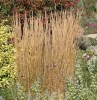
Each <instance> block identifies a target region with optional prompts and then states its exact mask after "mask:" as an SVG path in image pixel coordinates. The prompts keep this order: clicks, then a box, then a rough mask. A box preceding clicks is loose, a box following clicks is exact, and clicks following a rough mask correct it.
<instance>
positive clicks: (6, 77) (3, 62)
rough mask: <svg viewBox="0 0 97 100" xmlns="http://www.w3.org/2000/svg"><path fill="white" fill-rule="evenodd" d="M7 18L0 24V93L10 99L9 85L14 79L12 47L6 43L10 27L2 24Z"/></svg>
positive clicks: (9, 35) (6, 99) (10, 33)
mask: <svg viewBox="0 0 97 100" xmlns="http://www.w3.org/2000/svg"><path fill="white" fill-rule="evenodd" d="M6 22H7V20H4V21H3V22H2V23H1V24H0V95H1V96H3V97H4V98H5V100H10V99H8V97H9V96H10V97H11V94H12V93H11V92H12V91H11V88H10V87H11V86H12V84H13V83H14V79H15V63H14V47H13V45H12V44H10V45H8V38H9V37H11V36H12V32H11V31H12V29H11V27H10V26H8V25H4V24H5V23H6Z"/></svg>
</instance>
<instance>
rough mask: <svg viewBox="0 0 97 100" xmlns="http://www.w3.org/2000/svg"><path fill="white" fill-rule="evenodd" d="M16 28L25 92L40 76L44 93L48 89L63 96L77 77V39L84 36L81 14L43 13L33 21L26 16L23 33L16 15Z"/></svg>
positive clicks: (18, 68)
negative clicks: (68, 84) (67, 82)
mask: <svg viewBox="0 0 97 100" xmlns="http://www.w3.org/2000/svg"><path fill="white" fill-rule="evenodd" d="M13 29H14V35H15V48H16V63H17V72H18V75H17V77H18V80H19V82H20V83H21V84H22V85H23V86H24V88H25V90H29V89H30V87H31V85H32V84H33V82H34V81H35V79H36V78H37V77H39V78H41V92H42V93H43V92H45V91H46V90H47V91H48V92H49V93H52V92H58V93H62V94H63V93H64V91H65V82H66V79H68V78H70V77H72V78H74V71H75V63H76V49H77V40H78V38H79V37H80V36H81V33H82V28H81V26H80V14H79V13H77V14H74V13H72V12H65V11H61V12H54V13H52V12H51V13H50V14H49V15H47V13H45V15H42V14H41V13H40V14H39V16H37V17H35V16H33V15H32V16H31V17H30V18H29V19H27V17H26V14H25V20H24V26H23V31H21V30H22V29H21V23H20V17H19V16H18V15H17V14H16V15H15V19H14V27H13ZM22 32H23V33H22Z"/></svg>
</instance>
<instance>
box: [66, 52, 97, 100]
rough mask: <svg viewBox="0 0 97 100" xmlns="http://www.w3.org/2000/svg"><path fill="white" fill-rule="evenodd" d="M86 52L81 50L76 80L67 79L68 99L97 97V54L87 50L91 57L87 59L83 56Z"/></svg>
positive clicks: (89, 99)
mask: <svg viewBox="0 0 97 100" xmlns="http://www.w3.org/2000/svg"><path fill="white" fill-rule="evenodd" d="M84 53H85V52H83V51H80V55H79V58H80V59H79V60H78V63H77V66H76V79H75V82H74V83H73V82H72V81H67V92H66V100H96V99H97V56H95V55H93V53H92V52H87V53H86V54H87V56H90V59H88V60H86V59H84V58H83V54H84Z"/></svg>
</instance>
